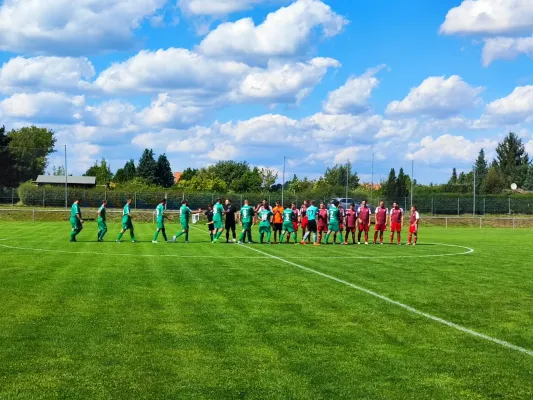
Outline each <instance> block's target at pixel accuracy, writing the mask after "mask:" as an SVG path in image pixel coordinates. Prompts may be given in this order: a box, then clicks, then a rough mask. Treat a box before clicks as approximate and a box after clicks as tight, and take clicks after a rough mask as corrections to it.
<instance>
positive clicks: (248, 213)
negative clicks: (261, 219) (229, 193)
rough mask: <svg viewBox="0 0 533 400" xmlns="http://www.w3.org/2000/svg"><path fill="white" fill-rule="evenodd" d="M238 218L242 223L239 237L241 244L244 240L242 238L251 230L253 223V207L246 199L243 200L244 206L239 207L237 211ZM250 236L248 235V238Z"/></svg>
mask: <svg viewBox="0 0 533 400" xmlns="http://www.w3.org/2000/svg"><path fill="white" fill-rule="evenodd" d="M239 215H240V220H241V224H242V233H241V236H240V237H239V244H242V243H243V242H244V239H245V238H246V234H247V233H248V232H251V230H252V226H253V225H254V223H253V216H254V209H253V208H252V207H250V204H249V202H248V200H244V206H242V207H241V211H240V212H239ZM250 237H251V236H250V235H249V236H248V238H250Z"/></svg>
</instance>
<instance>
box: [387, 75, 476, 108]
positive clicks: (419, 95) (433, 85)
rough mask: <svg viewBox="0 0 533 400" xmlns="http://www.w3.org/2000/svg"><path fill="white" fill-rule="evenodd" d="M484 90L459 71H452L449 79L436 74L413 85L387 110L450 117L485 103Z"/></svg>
mask: <svg viewBox="0 0 533 400" xmlns="http://www.w3.org/2000/svg"><path fill="white" fill-rule="evenodd" d="M482 91H483V88H482V87H473V86H470V85H469V84H468V83H466V82H465V81H463V79H462V78H461V77H460V76H458V75H452V76H450V77H449V78H448V79H446V78H445V77H444V76H432V77H429V78H427V79H425V80H424V81H423V82H422V83H421V84H420V86H418V87H415V88H412V89H411V91H410V92H409V94H408V95H407V97H406V98H405V99H403V100H402V101H393V102H391V103H389V105H388V106H387V110H386V112H387V113H388V114H396V115H413V114H417V115H424V116H430V117H435V118H447V117H450V116H453V115H458V114H460V113H461V112H463V111H465V110H468V109H471V108H473V107H475V106H477V105H479V104H480V103H482V100H481V98H480V97H479V94H480V93H481V92H482Z"/></svg>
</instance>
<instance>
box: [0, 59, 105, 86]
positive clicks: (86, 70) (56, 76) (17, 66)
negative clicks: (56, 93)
mask: <svg viewBox="0 0 533 400" xmlns="http://www.w3.org/2000/svg"><path fill="white" fill-rule="evenodd" d="M94 74H95V71H94V67H93V65H92V64H91V62H90V61H89V60H88V59H87V58H84V57H83V58H71V57H34V58H24V57H15V58H12V59H10V60H9V61H7V62H6V63H4V64H3V65H2V68H0V90H1V91H2V92H4V93H11V92H15V91H44V90H52V91H53V90H60V91H72V90H85V89H88V88H89V86H90V82H89V81H88V79H90V78H92V77H93V76H94Z"/></svg>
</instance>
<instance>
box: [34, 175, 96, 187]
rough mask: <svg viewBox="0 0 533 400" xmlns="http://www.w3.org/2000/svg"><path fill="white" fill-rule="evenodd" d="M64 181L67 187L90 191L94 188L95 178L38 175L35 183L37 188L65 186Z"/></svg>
mask: <svg viewBox="0 0 533 400" xmlns="http://www.w3.org/2000/svg"><path fill="white" fill-rule="evenodd" d="M65 180H66V182H67V184H68V186H71V187H79V188H84V189H90V188H94V187H96V177H95V176H67V177H66V178H65V176H54V175H39V176H38V177H37V180H36V181H35V183H36V184H37V186H44V185H52V186H65Z"/></svg>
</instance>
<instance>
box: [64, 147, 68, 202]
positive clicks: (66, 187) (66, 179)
mask: <svg viewBox="0 0 533 400" xmlns="http://www.w3.org/2000/svg"><path fill="white" fill-rule="evenodd" d="M65 209H67V210H68V174H67V145H65Z"/></svg>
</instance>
